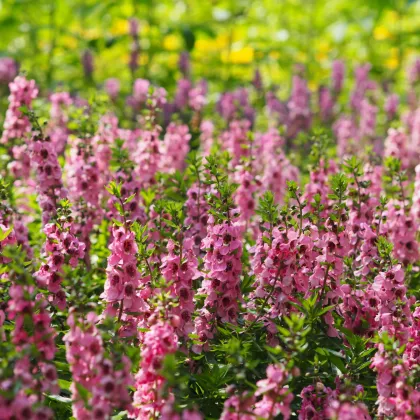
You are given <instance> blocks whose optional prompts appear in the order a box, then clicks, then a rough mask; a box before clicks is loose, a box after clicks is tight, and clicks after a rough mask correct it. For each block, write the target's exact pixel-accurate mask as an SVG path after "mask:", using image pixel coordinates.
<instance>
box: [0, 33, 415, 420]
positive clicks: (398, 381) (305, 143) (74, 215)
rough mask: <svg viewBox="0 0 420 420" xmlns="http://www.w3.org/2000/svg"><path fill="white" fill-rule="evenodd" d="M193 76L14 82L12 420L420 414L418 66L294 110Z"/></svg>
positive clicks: (7, 281)
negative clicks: (123, 82) (67, 86)
mask: <svg viewBox="0 0 420 420" xmlns="http://www.w3.org/2000/svg"><path fill="white" fill-rule="evenodd" d="M133 31H134V32H135V28H134V29H133ZM133 51H134V52H133V54H135V51H136V49H135V46H134V50H133ZM85 61H86V63H85V64H86V65H85V67H86V68H88V67H89V66H88V64H89V57H85ZM6 64H7V65H6ZM3 67H4V70H3V73H7V74H5V75H3V76H2V80H3V79H4V80H7V81H8V80H9V79H10V78H11V77H10V75H12V76H14V74H15V73H16V71H17V69H16V66H14V63H13V62H11V61H8V62H7V63H6V62H5V63H4V65H3ZM182 69H183V71H184V78H183V79H181V80H179V82H178V85H177V90H176V92H174V93H173V94H168V93H167V92H166V90H165V89H164V88H162V87H158V86H154V85H153V84H152V83H151V82H150V81H148V80H142V79H137V80H135V82H134V84H133V90H132V93H131V94H130V96H129V97H127V98H123V97H122V95H121V93H120V90H119V88H120V86H119V81H118V80H117V79H111V80H108V81H107V83H106V84H105V91H106V92H107V95H108V97H107V98H106V99H105V98H103V96H101V95H100V94H98V95H97V96H95V97H94V98H93V99H91V100H90V101H87V100H86V99H84V98H82V97H81V96H78V95H75V94H70V93H68V92H60V91H57V92H54V93H49V94H48V95H41V94H40V92H39V89H38V87H37V84H36V81H34V80H28V79H27V78H26V77H25V76H23V75H17V76H16V77H15V78H14V80H13V81H11V82H10V84H9V90H10V96H9V106H8V110H7V113H6V118H5V123H4V127H3V131H2V136H1V150H2V155H1V159H2V165H1V177H2V178H1V184H0V198H1V204H0V228H1V229H0V262H1V264H2V265H1V271H0V276H1V277H0V278H1V289H0V348H1V359H0V419H16V420H20V419H25V420H27V419H52V418H58V419H65V418H70V417H71V416H73V417H74V418H76V419H82V420H85V419H86V420H87V419H108V418H111V417H112V418H115V419H122V418H135V419H156V418H162V419H170V420H178V419H183V420H199V419H204V418H206V419H214V418H220V419H224V420H230V419H232V420H234V419H245V420H248V419H249V420H254V419H275V418H284V419H289V418H299V419H301V420H304V419H371V418H379V419H400V420H406V419H418V418H420V366H419V363H420V303H419V300H418V299H420V291H419V287H420V271H419V268H420V256H419V232H420V164H419V163H420V93H419V90H418V89H419V86H420V61H417V62H415V63H414V65H413V66H412V67H411V68H410V71H409V75H408V78H407V81H406V84H405V91H404V92H399V94H397V93H396V92H393V91H391V90H390V89H389V86H388V85H387V86H385V88H384V87H383V86H381V85H380V84H379V82H378V81H374V80H373V79H372V78H371V77H370V75H369V65H362V66H359V67H357V68H356V69H355V71H354V78H353V77H351V75H347V76H346V68H345V64H344V63H343V62H341V61H337V62H334V63H333V66H332V74H331V81H330V83H329V85H328V86H321V87H319V89H318V91H317V93H316V94H314V93H313V92H312V93H311V92H310V90H309V89H308V86H307V83H306V80H305V76H304V69H303V68H301V67H297V68H296V72H295V74H294V76H293V80H292V89H291V93H290V97H289V98H288V99H287V100H284V101H282V100H280V99H279V98H278V97H277V95H276V92H275V90H273V89H268V88H267V87H266V86H264V83H263V80H262V79H261V76H260V75H259V73H257V74H256V76H255V78H254V80H253V82H252V84H250V85H249V86H246V87H242V88H238V89H237V90H234V91H227V92H222V93H220V95H218V96H217V99H216V101H215V103H214V98H216V96H214V95H211V96H209V95H208V92H207V85H206V82H205V81H199V82H197V83H195V82H194V81H193V80H191V79H190V77H189V71H188V69H189V63H188V57H187V56H183V57H182V62H181V70H182ZM6 70H7V71H6ZM9 73H10V74H9ZM347 73H350V71H348V72H347ZM113 416H114V417H113Z"/></svg>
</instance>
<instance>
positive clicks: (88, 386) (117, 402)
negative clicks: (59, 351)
mask: <svg viewBox="0 0 420 420" xmlns="http://www.w3.org/2000/svg"><path fill="white" fill-rule="evenodd" d="M67 322H68V324H69V326H70V330H69V332H68V333H67V334H66V335H65V337H64V339H63V340H64V342H65V343H66V357H67V361H68V363H69V365H70V369H71V372H72V375H73V382H72V384H71V386H70V390H71V393H72V401H73V416H74V417H75V418H76V419H77V420H88V419H92V418H95V419H106V418H110V416H111V415H112V413H113V410H114V409H116V408H117V409H121V410H125V409H129V408H130V407H131V398H130V395H129V393H128V389H127V387H128V386H130V385H131V384H132V383H133V379H132V377H131V375H130V362H129V359H128V358H127V357H126V356H125V355H122V356H121V359H122V360H121V363H120V365H121V366H122V369H118V370H117V369H116V367H115V366H114V364H113V362H112V361H111V360H110V359H108V358H107V357H106V355H105V350H104V343H103V340H102V337H101V334H100V332H99V330H98V329H97V327H96V324H97V322H98V318H97V316H96V315H95V314H94V313H92V312H90V313H88V314H87V315H86V318H85V319H82V318H78V317H77V316H76V315H75V314H74V313H71V314H70V315H69V318H68V320H67ZM81 389H82V390H83V392H85V393H88V397H87V398H86V397H85V396H84V394H82V393H81Z"/></svg>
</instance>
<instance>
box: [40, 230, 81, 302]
mask: <svg viewBox="0 0 420 420" xmlns="http://www.w3.org/2000/svg"><path fill="white" fill-rule="evenodd" d="M44 233H45V235H46V237H47V239H46V242H45V253H46V261H45V263H43V264H41V266H40V268H39V270H38V271H37V272H36V273H35V278H36V279H37V282H38V286H39V287H42V288H46V289H48V291H49V292H50V293H51V296H50V298H51V300H52V303H53V304H54V305H56V306H57V307H58V308H59V309H64V308H65V305H66V295H65V292H64V290H63V289H62V287H61V283H62V281H63V266H64V265H65V264H67V263H68V264H69V265H70V267H73V268H74V267H76V266H77V264H78V262H79V259H83V257H84V253H85V244H84V243H83V242H80V241H79V239H78V238H77V237H76V236H75V234H74V225H73V224H72V223H71V222H64V223H62V224H56V223H47V224H46V225H45V226H44Z"/></svg>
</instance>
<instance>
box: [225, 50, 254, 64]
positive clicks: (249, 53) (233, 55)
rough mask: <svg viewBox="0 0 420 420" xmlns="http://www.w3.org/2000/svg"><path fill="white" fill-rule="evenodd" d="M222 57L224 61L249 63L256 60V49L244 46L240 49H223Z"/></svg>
mask: <svg viewBox="0 0 420 420" xmlns="http://www.w3.org/2000/svg"><path fill="white" fill-rule="evenodd" d="M220 57H221V59H222V62H223V63H232V64H249V63H252V62H253V61H254V49H253V48H251V47H244V48H241V49H240V50H235V51H231V52H230V53H229V51H222V53H221V56H220Z"/></svg>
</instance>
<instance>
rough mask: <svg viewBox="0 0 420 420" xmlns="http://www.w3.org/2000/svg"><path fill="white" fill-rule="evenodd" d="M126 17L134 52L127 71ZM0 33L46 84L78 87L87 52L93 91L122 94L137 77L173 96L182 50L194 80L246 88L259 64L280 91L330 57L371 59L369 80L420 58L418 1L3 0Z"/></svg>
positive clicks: (1, 41) (4, 46) (6, 49)
mask: <svg viewBox="0 0 420 420" xmlns="http://www.w3.org/2000/svg"><path fill="white" fill-rule="evenodd" d="M132 17H136V18H137V19H138V22H139V46H140V55H139V59H138V60H139V61H138V62H139V67H138V68H137V69H136V70H135V71H134V72H133V73H132V72H130V69H129V66H128V63H129V60H130V50H131V48H132V42H133V40H132V37H131V36H130V34H129V23H128V22H129V19H130V18H132ZM0 34H1V36H0V55H1V56H9V57H13V58H14V59H16V60H17V61H18V62H19V64H20V68H21V70H24V71H26V72H27V73H28V75H29V76H30V77H34V78H35V79H36V80H37V81H38V83H39V84H40V85H41V86H42V87H44V88H46V87H48V88H54V87H56V86H57V85H60V84H61V85H64V86H70V85H71V87H72V89H75V88H76V89H80V88H83V87H84V83H85V81H84V73H83V66H82V62H81V57H82V55H83V54H86V51H88V53H87V54H90V53H91V54H92V58H93V74H92V80H91V82H92V83H94V84H96V85H98V84H99V85H100V84H102V83H103V82H104V80H105V79H107V78H110V77H119V78H121V79H122V80H123V84H124V83H125V85H126V87H127V88H128V86H129V85H130V82H131V80H132V78H133V77H135V78H137V77H142V78H149V79H151V80H152V81H154V82H156V83H162V84H164V85H165V86H166V87H169V90H170V87H171V86H174V84H175V80H176V78H178V76H179V70H178V60H179V56H180V53H181V52H182V51H188V52H190V55H191V59H192V75H193V77H196V78H197V77H205V78H206V79H208V80H209V82H210V86H211V85H212V84H215V83H218V84H220V83H223V84H224V86H223V87H224V88H227V87H230V86H232V85H238V84H241V82H249V80H250V79H251V78H252V75H253V73H254V71H255V69H257V68H258V69H260V70H261V72H262V74H263V78H264V82H265V83H267V84H269V85H270V84H279V85H280V87H281V86H282V85H288V83H289V80H290V76H291V71H292V70H293V69H292V66H293V65H294V63H302V64H305V67H306V71H307V77H308V79H309V82H310V84H309V86H310V87H312V88H315V87H314V85H313V83H314V81H315V80H316V81H321V82H322V80H323V79H326V78H327V77H328V74H329V71H330V64H331V61H332V60H333V59H335V58H344V59H345V60H346V61H347V63H348V65H350V66H353V65H356V64H358V63H361V62H366V61H368V62H370V63H371V64H372V74H373V75H375V74H376V75H378V76H379V75H380V76H381V78H382V80H389V81H393V80H395V79H396V78H397V79H398V77H396V76H398V75H399V74H400V72H401V71H404V70H405V68H406V66H407V65H408V64H409V62H410V60H412V58H413V57H414V56H415V55H416V54H418V52H419V45H420V1H414V0H411V1H409V0H324V1H321V0H281V1H279V0H277V1H276V0H255V1H251V0H250V1H248V0H231V1H217V0H213V1H210V0H182V1H181V0H178V1H176V0H174V1H168V0H159V1H157V0H137V1H135V0H116V1H113V0H108V1H106V0H105V1H97V0H49V1H45V0H41V1H34V0H3V1H0ZM218 87H219V86H218Z"/></svg>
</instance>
